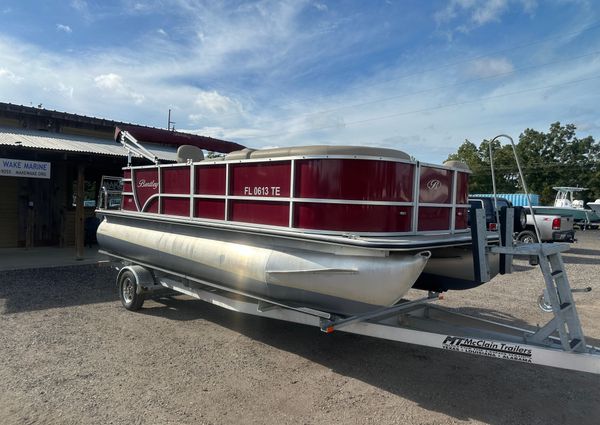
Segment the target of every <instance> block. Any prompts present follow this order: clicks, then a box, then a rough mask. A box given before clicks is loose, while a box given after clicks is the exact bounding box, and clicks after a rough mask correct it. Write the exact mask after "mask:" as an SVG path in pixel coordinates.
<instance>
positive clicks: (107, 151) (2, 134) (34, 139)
mask: <svg viewBox="0 0 600 425" xmlns="http://www.w3.org/2000/svg"><path fill="white" fill-rule="evenodd" d="M0 146H11V147H20V148H31V149H46V150H51V151H56V152H80V153H91V154H97V155H111V156H123V157H126V156H127V150H126V149H125V148H123V146H121V145H120V144H119V143H116V142H115V141H113V140H111V139H98V138H94V137H87V136H75V135H70V134H63V133H50V132H46V131H38V130H28V129H19V128H8V127H0ZM144 146H145V147H146V148H147V149H148V150H149V151H151V152H152V153H153V154H154V155H156V156H157V157H158V159H160V160H163V161H175V160H176V152H177V146H161V145H157V144H154V143H144Z"/></svg>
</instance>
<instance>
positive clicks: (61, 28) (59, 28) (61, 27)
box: [56, 24, 73, 34]
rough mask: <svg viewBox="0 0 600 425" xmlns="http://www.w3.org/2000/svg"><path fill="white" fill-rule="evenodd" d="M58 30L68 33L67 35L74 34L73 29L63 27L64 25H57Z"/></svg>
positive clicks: (66, 26)
mask: <svg viewBox="0 0 600 425" xmlns="http://www.w3.org/2000/svg"><path fill="white" fill-rule="evenodd" d="M56 29H57V30H58V31H62V32H66V33H67V34H70V33H72V32H73V30H72V29H71V27H70V26H68V25H63V24H56Z"/></svg>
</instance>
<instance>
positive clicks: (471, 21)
mask: <svg viewBox="0 0 600 425" xmlns="http://www.w3.org/2000/svg"><path fill="white" fill-rule="evenodd" d="M513 5H515V6H516V7H518V8H519V9H521V10H523V11H524V12H525V13H527V14H529V15H532V14H533V13H534V12H535V10H536V9H537V1H536V0H450V1H449V2H448V4H447V5H446V7H445V8H443V9H441V10H438V11H437V12H436V13H435V14H434V18H435V20H436V22H437V23H438V25H441V24H447V23H449V22H452V21H454V20H456V19H462V20H463V23H462V24H460V25H458V26H457V27H456V28H455V30H457V31H459V32H464V33H466V32H469V31H470V30H472V29H474V28H477V27H480V26H482V25H485V24H488V23H490V22H500V21H501V19H502V16H503V15H504V14H505V13H507V12H508V11H509V10H510V8H511V7H512V6H513Z"/></svg>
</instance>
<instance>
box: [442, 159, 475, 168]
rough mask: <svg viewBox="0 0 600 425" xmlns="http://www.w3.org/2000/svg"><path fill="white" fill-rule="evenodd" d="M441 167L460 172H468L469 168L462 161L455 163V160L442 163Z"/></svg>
mask: <svg viewBox="0 0 600 425" xmlns="http://www.w3.org/2000/svg"><path fill="white" fill-rule="evenodd" d="M443 165H445V166H446V167H452V168H458V169H460V170H470V168H469V166H468V165H467V164H466V163H464V162H462V161H456V160H450V161H444V164H443Z"/></svg>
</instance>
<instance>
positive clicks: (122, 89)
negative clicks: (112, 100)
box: [94, 72, 145, 104]
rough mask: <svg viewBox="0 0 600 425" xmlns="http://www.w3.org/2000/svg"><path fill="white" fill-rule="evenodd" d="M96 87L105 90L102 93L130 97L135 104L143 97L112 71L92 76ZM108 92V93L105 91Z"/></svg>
mask: <svg viewBox="0 0 600 425" xmlns="http://www.w3.org/2000/svg"><path fill="white" fill-rule="evenodd" d="M94 82H95V84H96V87H98V88H99V89H102V90H105V92H104V94H112V95H116V96H121V97H126V98H130V99H132V100H133V101H134V103H136V104H140V103H142V102H143V101H144V99H145V97H144V95H142V94H139V93H136V92H135V91H133V90H132V89H131V88H130V87H128V86H127V85H125V84H124V83H123V78H122V77H121V76H120V75H118V74H114V73H112V72H111V73H109V74H102V75H98V76H96V77H94ZM107 92H109V93H107Z"/></svg>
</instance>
